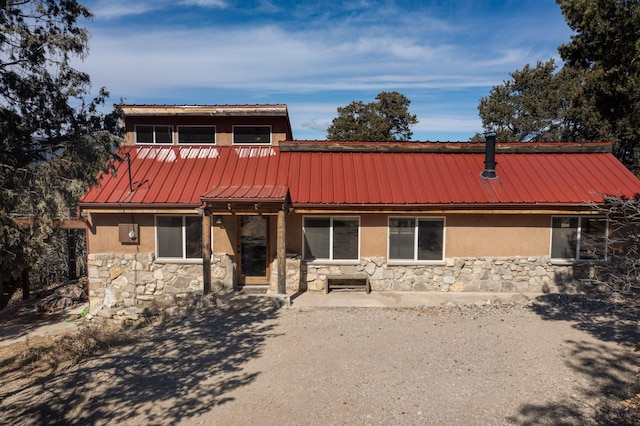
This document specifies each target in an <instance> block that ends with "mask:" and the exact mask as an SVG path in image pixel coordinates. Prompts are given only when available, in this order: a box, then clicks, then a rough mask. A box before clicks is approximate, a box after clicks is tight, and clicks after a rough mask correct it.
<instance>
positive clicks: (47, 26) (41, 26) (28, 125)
mask: <svg viewBox="0 0 640 426" xmlns="http://www.w3.org/2000/svg"><path fill="white" fill-rule="evenodd" d="M89 17H91V13H90V12H89V10H88V9H87V8H86V7H84V6H82V5H81V4H79V3H78V2H77V1H75V0H7V1H5V2H3V7H2V9H0V279H4V280H5V281H8V280H10V279H12V278H17V277H18V276H19V275H20V274H21V273H22V271H23V270H25V269H28V268H29V267H30V266H32V265H33V264H34V263H35V261H36V260H37V258H38V256H39V254H40V253H41V251H42V250H43V248H44V244H45V240H46V238H47V236H48V235H50V233H51V228H52V225H53V221H54V219H56V218H65V217H69V216H70V215H73V211H74V209H73V206H74V205H75V204H76V202H77V200H78V197H79V196H80V195H81V194H82V193H83V192H84V190H86V188H87V187H88V186H89V185H91V184H92V183H94V182H95V177H96V175H97V173H98V171H99V170H100V169H101V168H103V167H104V166H105V164H106V162H107V159H108V158H109V156H110V155H111V152H112V151H113V149H114V148H115V147H116V146H117V145H118V144H119V140H120V139H119V137H118V136H117V135H118V128H119V121H118V113H117V112H114V113H112V114H109V115H106V116H105V115H103V114H101V113H100V112H99V111H98V109H99V107H100V106H101V105H103V104H104V102H105V100H106V97H107V96H108V93H107V92H106V91H105V90H104V89H101V90H100V92H99V94H98V96H97V97H95V98H94V99H89V100H87V99H86V98H87V97H88V96H89V91H90V88H91V85H90V78H89V76H88V75H87V74H85V73H82V72H80V71H78V70H76V69H74V68H73V67H71V65H70V62H71V60H72V58H74V57H80V58H82V57H84V55H86V52H87V49H88V33H87V30H86V29H85V28H82V27H80V26H78V21H79V20H80V19H86V18H89Z"/></svg>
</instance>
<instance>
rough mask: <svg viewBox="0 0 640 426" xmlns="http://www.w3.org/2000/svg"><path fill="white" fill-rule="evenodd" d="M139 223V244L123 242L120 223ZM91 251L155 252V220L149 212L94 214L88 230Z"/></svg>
mask: <svg viewBox="0 0 640 426" xmlns="http://www.w3.org/2000/svg"><path fill="white" fill-rule="evenodd" d="M120 223H137V224H138V225H139V227H140V228H139V232H140V235H139V242H140V243H139V244H122V243H121V242H120V240H119V237H118V224H120ZM87 245H88V250H89V253H130V254H133V253H153V252H155V220H154V216H153V215H148V214H94V215H92V216H91V224H90V226H89V227H88V231H87Z"/></svg>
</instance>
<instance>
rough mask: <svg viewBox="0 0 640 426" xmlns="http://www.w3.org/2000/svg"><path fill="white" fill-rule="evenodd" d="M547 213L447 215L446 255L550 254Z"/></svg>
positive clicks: (549, 223)
mask: <svg viewBox="0 0 640 426" xmlns="http://www.w3.org/2000/svg"><path fill="white" fill-rule="evenodd" d="M550 226H551V217H550V216H547V215H516V214H507V215H448V216H447V218H446V241H445V257H476V256H544V255H548V254H549V247H550V238H551V232H550V230H549V227H550Z"/></svg>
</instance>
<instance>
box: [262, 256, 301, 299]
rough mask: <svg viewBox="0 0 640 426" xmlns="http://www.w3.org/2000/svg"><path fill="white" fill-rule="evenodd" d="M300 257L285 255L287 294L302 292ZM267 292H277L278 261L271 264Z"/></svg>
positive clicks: (275, 260)
mask: <svg viewBox="0 0 640 426" xmlns="http://www.w3.org/2000/svg"><path fill="white" fill-rule="evenodd" d="M300 264H301V263H300V256H293V255H287V266H286V271H287V272H286V275H287V278H286V281H285V283H286V287H287V292H289V293H296V292H298V291H301V290H303V289H302V288H301V286H300V283H301V281H300ZM269 290H271V291H274V292H275V291H278V260H277V259H274V260H273V262H272V263H271V276H270V277H269Z"/></svg>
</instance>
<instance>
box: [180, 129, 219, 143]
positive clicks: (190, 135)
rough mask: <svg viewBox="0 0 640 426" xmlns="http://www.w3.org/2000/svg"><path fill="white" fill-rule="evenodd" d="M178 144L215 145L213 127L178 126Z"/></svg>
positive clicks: (214, 130)
mask: <svg viewBox="0 0 640 426" xmlns="http://www.w3.org/2000/svg"><path fill="white" fill-rule="evenodd" d="M178 143H192V144H199V143H202V144H215V143H216V128H215V127H214V126H178Z"/></svg>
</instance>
